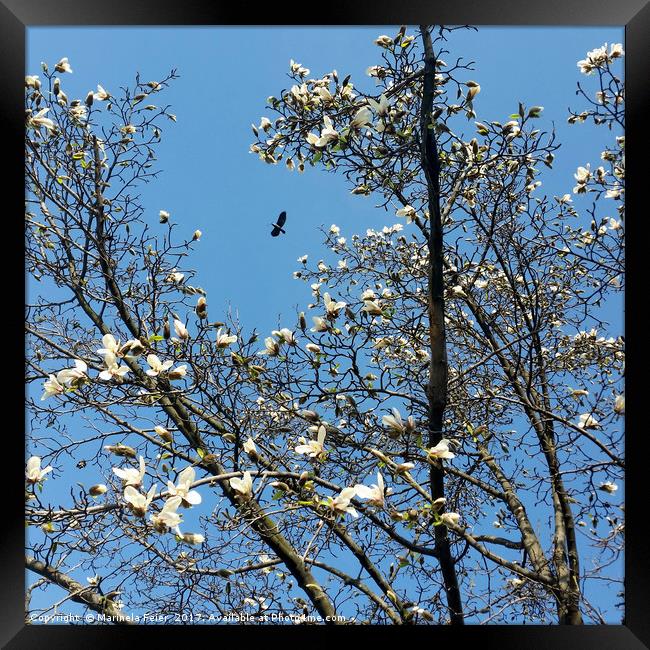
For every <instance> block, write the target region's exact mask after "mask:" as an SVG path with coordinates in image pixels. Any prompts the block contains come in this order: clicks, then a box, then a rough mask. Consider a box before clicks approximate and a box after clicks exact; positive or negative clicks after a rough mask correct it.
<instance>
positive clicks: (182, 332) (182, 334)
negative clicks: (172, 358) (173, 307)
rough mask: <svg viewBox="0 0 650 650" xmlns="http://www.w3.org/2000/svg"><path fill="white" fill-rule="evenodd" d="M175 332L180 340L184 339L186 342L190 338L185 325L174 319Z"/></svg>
mask: <svg viewBox="0 0 650 650" xmlns="http://www.w3.org/2000/svg"><path fill="white" fill-rule="evenodd" d="M174 331H175V332H176V336H178V337H179V338H180V339H183V340H184V341H186V340H187V339H189V338H190V333H189V332H188V331H187V327H185V323H182V322H181V321H179V320H176V319H174Z"/></svg>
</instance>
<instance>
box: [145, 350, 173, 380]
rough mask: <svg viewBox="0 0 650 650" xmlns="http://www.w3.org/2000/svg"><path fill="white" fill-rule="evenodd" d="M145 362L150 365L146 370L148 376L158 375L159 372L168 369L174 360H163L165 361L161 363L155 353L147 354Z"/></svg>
mask: <svg viewBox="0 0 650 650" xmlns="http://www.w3.org/2000/svg"><path fill="white" fill-rule="evenodd" d="M147 363H148V364H149V366H150V368H149V370H147V374H148V375H149V377H156V376H158V375H159V374H160V373H161V372H165V370H169V369H170V368H171V367H172V365H173V364H174V362H173V361H171V360H168V361H165V363H163V362H162V361H161V360H160V359H159V358H158V357H157V356H156V355H155V354H150V355H148V356H147Z"/></svg>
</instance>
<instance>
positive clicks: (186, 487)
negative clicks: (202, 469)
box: [167, 465, 201, 508]
mask: <svg viewBox="0 0 650 650" xmlns="http://www.w3.org/2000/svg"><path fill="white" fill-rule="evenodd" d="M195 479H196V471H195V470H194V468H193V467H192V466H191V465H190V466H189V467H186V468H185V469H184V470H183V471H182V472H181V473H180V474H179V475H178V484H177V485H174V484H173V483H172V482H171V481H167V490H168V491H169V494H170V495H171V496H174V497H176V496H179V497H181V499H182V504H183V507H185V508H189V506H196V505H198V504H199V503H201V495H200V494H199V493H198V492H197V491H196V490H192V489H191V487H192V483H194V480H195Z"/></svg>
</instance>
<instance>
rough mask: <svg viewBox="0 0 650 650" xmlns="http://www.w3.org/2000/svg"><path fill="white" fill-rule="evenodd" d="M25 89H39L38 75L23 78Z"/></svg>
mask: <svg viewBox="0 0 650 650" xmlns="http://www.w3.org/2000/svg"><path fill="white" fill-rule="evenodd" d="M25 87H27V88H34V89H36V90H38V89H39V88H40V87H41V82H40V81H39V79H38V75H35V74H28V75H27V76H26V77H25Z"/></svg>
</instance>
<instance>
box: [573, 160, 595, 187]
mask: <svg viewBox="0 0 650 650" xmlns="http://www.w3.org/2000/svg"><path fill="white" fill-rule="evenodd" d="M589 167H590V165H589V164H587V166H586V167H582V166H580V167H578V169H577V170H576V173H575V174H574V175H573V177H574V178H575V179H576V180H577V181H578V183H586V182H587V181H588V180H589V178H590V177H591V171H590V169H589Z"/></svg>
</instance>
